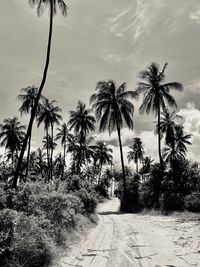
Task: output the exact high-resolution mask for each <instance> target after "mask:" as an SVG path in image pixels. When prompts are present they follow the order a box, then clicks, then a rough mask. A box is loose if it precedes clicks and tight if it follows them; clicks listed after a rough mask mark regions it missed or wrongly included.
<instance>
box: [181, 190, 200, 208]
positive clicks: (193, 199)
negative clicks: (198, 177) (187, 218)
mask: <svg viewBox="0 0 200 267" xmlns="http://www.w3.org/2000/svg"><path fill="white" fill-rule="evenodd" d="M184 205H185V209H186V210H188V211H192V212H200V193H199V192H193V193H192V194H191V195H187V196H186V197H185V199H184Z"/></svg>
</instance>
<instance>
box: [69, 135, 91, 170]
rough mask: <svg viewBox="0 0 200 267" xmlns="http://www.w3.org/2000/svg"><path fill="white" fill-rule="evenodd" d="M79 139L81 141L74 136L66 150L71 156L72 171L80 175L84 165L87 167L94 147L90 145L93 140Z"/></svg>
mask: <svg viewBox="0 0 200 267" xmlns="http://www.w3.org/2000/svg"><path fill="white" fill-rule="evenodd" d="M80 139H82V137H81V136H80V135H77V136H75V137H74V138H73V139H72V140H71V142H70V144H69V146H68V150H67V151H68V152H70V153H71V154H72V169H73V171H74V173H76V174H80V172H81V168H82V167H83V166H84V165H86V167H88V165H89V163H91V162H92V159H93V157H94V154H95V146H94V145H92V144H91V141H92V140H93V138H91V137H90V138H84V141H80Z"/></svg>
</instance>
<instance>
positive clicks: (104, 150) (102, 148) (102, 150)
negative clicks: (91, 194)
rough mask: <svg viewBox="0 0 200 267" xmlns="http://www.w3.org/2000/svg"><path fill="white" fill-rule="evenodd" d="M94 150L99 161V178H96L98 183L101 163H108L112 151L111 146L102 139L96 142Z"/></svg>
mask: <svg viewBox="0 0 200 267" xmlns="http://www.w3.org/2000/svg"><path fill="white" fill-rule="evenodd" d="M95 151H96V158H97V159H98V162H99V179H98V183H99V182H100V178H101V171H102V167H103V165H105V164H110V163H111V162H112V160H113V156H112V152H113V151H112V149H111V148H108V146H107V145H106V144H105V143H104V142H103V141H99V142H97V143H96V146H95Z"/></svg>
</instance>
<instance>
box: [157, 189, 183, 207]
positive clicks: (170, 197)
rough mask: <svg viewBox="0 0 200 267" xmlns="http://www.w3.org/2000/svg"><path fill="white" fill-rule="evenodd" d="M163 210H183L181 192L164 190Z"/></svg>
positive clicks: (162, 196) (162, 197) (161, 204)
mask: <svg viewBox="0 0 200 267" xmlns="http://www.w3.org/2000/svg"><path fill="white" fill-rule="evenodd" d="M160 206H161V210H162V211H173V210H176V211H178V210H183V196H182V195H181V194H180V193H173V192H164V193H163V194H162V195H161V197H160Z"/></svg>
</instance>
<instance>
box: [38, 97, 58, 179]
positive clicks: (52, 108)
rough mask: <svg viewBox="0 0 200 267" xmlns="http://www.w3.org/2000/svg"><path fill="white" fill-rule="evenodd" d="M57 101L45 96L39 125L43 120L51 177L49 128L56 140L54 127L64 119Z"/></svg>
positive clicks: (39, 115)
mask: <svg viewBox="0 0 200 267" xmlns="http://www.w3.org/2000/svg"><path fill="white" fill-rule="evenodd" d="M55 104H56V101H55V100H53V101H51V102H50V101H49V100H48V99H47V98H44V100H43V105H42V106H41V109H40V112H39V114H38V118H37V120H38V127H39V126H40V124H41V123H42V122H43V123H44V129H45V131H46V140H47V145H46V149H47V162H48V166H49V170H50V171H49V175H50V177H49V178H50V179H52V172H53V169H52V168H53V165H52V161H53V147H51V148H50V145H49V144H48V140H50V139H48V136H49V128H51V139H52V140H54V132H53V127H54V124H57V125H59V124H60V120H62V116H61V115H60V114H59V112H61V109H60V108H59V107H58V106H56V105H55Z"/></svg>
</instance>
